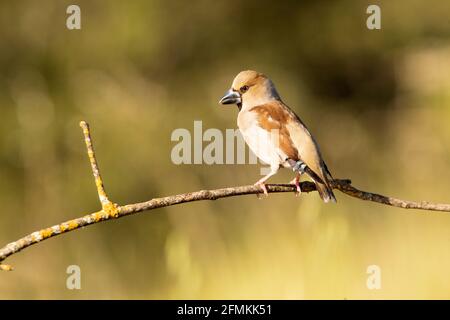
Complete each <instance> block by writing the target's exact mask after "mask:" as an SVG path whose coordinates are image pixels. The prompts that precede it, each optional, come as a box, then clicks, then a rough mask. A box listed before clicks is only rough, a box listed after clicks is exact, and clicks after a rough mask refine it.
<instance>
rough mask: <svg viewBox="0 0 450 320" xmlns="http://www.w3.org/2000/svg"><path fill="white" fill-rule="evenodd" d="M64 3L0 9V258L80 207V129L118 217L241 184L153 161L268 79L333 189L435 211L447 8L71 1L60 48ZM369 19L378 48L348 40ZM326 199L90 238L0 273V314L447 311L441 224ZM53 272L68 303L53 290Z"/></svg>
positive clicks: (445, 132)
mask: <svg viewBox="0 0 450 320" xmlns="http://www.w3.org/2000/svg"><path fill="white" fill-rule="evenodd" d="M70 4H73V2H72V1H70V2H69V1H60V0H58V1H57V0H54V1H50V0H49V1H31V0H30V1H23V0H20V1H2V2H1V3H0V116H1V126H0V204H1V215H0V244H1V245H4V244H7V243H9V242H10V241H13V240H16V239H18V238H19V237H21V236H23V235H25V234H28V233H30V232H32V231H35V230H37V229H40V228H43V227H47V226H50V225H53V224H56V223H60V222H62V221H64V220H67V219H70V218H74V217H78V216H81V215H82V214H85V213H90V212H93V211H96V210H98V209H99V203H98V200H97V194H96V190H95V186H94V183H93V179H92V176H91V171H90V167H89V162H88V160H87V156H86V153H85V147H84V142H83V138H82V133H81V130H80V128H79V127H78V123H79V121H80V120H86V121H88V122H89V123H90V124H91V127H92V131H93V132H92V133H93V139H94V143H95V147H96V152H97V157H98V160H99V164H100V168H101V170H102V173H103V178H104V180H105V184H106V189H107V191H108V192H109V194H110V197H111V198H112V199H113V200H114V201H115V202H118V203H119V204H126V203H133V202H139V201H144V200H148V199H151V198H152V197H158V196H164V195H170V194H176V193H182V192H188V191H194V190H198V189H204V188H218V187H224V186H233V185H243V184H250V183H253V182H255V181H256V180H257V179H259V177H260V176H259V165H212V166H208V165H179V166H177V165H175V164H173V163H172V161H171V159H170V152H171V150H172V148H173V146H174V145H175V144H176V143H175V142H172V141H171V139H170V136H171V133H172V131H173V130H174V129H176V128H187V129H189V130H190V131H191V132H192V129H193V122H194V120H202V121H203V128H204V130H206V129H207V128H219V129H221V130H225V129H227V128H235V127H236V115H237V110H236V108H234V107H231V108H226V107H220V106H219V105H218V103H217V102H218V99H219V98H220V97H221V95H222V94H223V93H224V92H225V90H226V89H228V88H229V86H230V84H231V81H232V79H233V77H234V76H235V75H236V74H237V73H238V72H239V71H241V70H243V69H255V70H258V71H261V72H264V73H266V74H268V75H269V76H270V77H271V78H272V79H273V80H274V82H275V84H276V85H277V87H278V89H279V91H280V94H281V96H282V97H283V99H284V101H285V102H286V103H287V104H288V105H290V106H291V107H292V108H293V109H294V110H295V111H296V112H297V113H298V114H299V115H300V117H301V118H302V119H303V120H304V121H305V122H306V123H307V124H308V126H309V128H310V129H311V131H312V132H313V134H314V135H315V136H316V138H317V140H318V142H319V144H320V145H321V149H322V151H323V154H324V156H325V159H326V161H327V162H328V166H329V167H330V169H331V171H332V172H333V174H334V176H335V177H340V178H351V179H352V180H353V183H354V185H355V186H357V187H360V188H362V189H365V190H368V191H374V192H379V193H383V194H388V195H392V196H397V197H400V198H405V199H416V200H428V201H439V202H450V194H449V190H450V169H449V163H450V147H449V145H450V126H449V122H450V72H449V71H450V2H449V1H445V0H432V1H421V0H397V1H333V2H331V1H301V2H300V1H284V2H281V1H280V2H271V3H270V4H269V3H264V2H261V1H256V0H255V1H254V0H248V1H214V2H212V1H206V0H199V1H162V0H152V1H144V0H142V1H129V2H127V1H98V0H95V1H86V0H79V1H77V2H76V4H78V5H79V6H80V7H81V18H82V29H81V30H78V31H77V30H75V31H70V30H67V28H66V25H65V23H66V18H67V16H68V15H67V14H66V8H67V6H68V5H70ZM370 4H378V5H379V6H380V7H381V14H382V29H381V30H375V31H370V30H368V29H367V28H366V19H367V17H368V15H367V14H366V8H367V6H368V5H370ZM206 144H207V143H205V145H206ZM290 179H291V176H290V172H287V170H285V172H280V173H279V174H278V175H277V176H276V177H275V178H273V179H272V180H271V181H273V182H286V181H289V180H290ZM336 193H337V198H338V203H337V204H336V205H333V204H331V205H330V204H328V205H326V204H323V203H322V202H321V201H320V199H319V197H318V196H317V194H308V195H302V196H301V198H295V197H294V196H293V195H291V194H279V195H270V196H269V198H268V199H263V200H258V199H257V198H256V197H255V196H246V197H236V198H229V199H222V200H219V201H215V202H198V203H191V204H185V205H181V206H175V207H169V208H164V209H159V210H155V211H151V212H147V213H142V214H139V215H136V216H132V217H128V218H124V219H120V220H115V221H112V222H106V223H101V224H97V225H94V226H90V227H88V228H84V229H83V230H80V231H76V232H72V233H68V234H65V235H63V236H59V237H56V238H53V239H51V240H48V241H45V242H42V243H40V244H38V245H35V246H33V247H30V248H28V249H26V250H24V251H23V252H21V253H19V254H16V255H14V256H12V257H11V258H9V259H8V260H7V261H6V262H7V263H10V264H12V265H14V266H15V268H16V270H15V271H14V272H9V273H7V272H1V273H0V298H4V299H15V298H26V299H44V298H50V299H74V298H83V299H91V298H99V299H107V298H111V299H116V298H125V299H127V298H134V299H177V298H183V299H196V298H214V299H220V298H225V299H226V298H243V299H247V298H270V299H316V298H325V299H382V298H387V299H394V298H406V299H416V298H425V299H429V298H437V299H448V298H450V271H449V270H450V215H449V214H447V213H433V212H420V211H414V210H413V211H406V210H402V209H395V208H390V207H387V206H382V205H378V204H373V203H368V202H364V201H360V200H356V199H353V198H350V197H347V196H345V195H343V194H341V193H339V192H336ZM69 265H79V266H80V268H81V276H82V280H81V285H82V289H81V290H68V289H67V288H66V279H67V277H68V275H67V274H66V268H67V267H68V266H69ZM369 265H378V266H379V267H380V268H381V272H382V274H381V275H382V279H381V280H382V287H381V289H380V290H368V288H367V287H366V280H367V277H368V275H367V274H366V270H367V267H368V266H369Z"/></svg>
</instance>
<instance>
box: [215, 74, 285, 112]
mask: <svg viewBox="0 0 450 320" xmlns="http://www.w3.org/2000/svg"><path fill="white" fill-rule="evenodd" d="M273 100H280V96H279V95H278V93H277V91H276V89H275V86H274V84H273V82H272V81H271V80H270V79H269V78H267V77H266V76H265V75H264V74H262V73H259V72H256V71H253V70H246V71H241V72H240V73H239V74H238V75H237V76H236V77H235V78H234V80H233V84H232V85H231V88H230V90H228V91H227V92H226V93H225V95H224V96H223V97H222V99H220V101H219V103H220V104H236V105H237V106H238V107H239V109H240V108H241V107H242V106H243V105H244V107H245V106H246V105H248V106H256V105H260V104H264V103H267V102H270V101H273Z"/></svg>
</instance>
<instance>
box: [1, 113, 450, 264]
mask: <svg viewBox="0 0 450 320" xmlns="http://www.w3.org/2000/svg"><path fill="white" fill-rule="evenodd" d="M80 126H81V127H82V129H83V133H84V137H85V142H86V148H87V152H88V156H89V160H90V163H91V169H92V173H93V176H94V179H95V184H96V186H97V193H98V196H99V199H100V203H101V205H102V210H100V211H97V212H94V213H91V214H87V215H85V216H83V217H81V218H76V219H73V220H69V221H66V222H63V223H61V224H57V225H54V226H52V227H49V228H45V229H41V230H38V231H35V232H33V233H31V234H29V235H27V236H25V237H23V238H21V239H19V240H17V241H14V242H11V243H9V244H7V245H6V246H5V247H3V248H1V249H0V262H2V261H4V260H5V259H6V258H7V257H9V256H11V255H13V254H15V253H18V252H19V251H21V250H23V249H25V248H27V247H29V246H31V245H33V244H36V243H38V242H40V241H42V240H46V239H49V238H52V237H55V236H57V235H60V234H63V233H66V232H69V231H73V230H77V229H80V228H82V227H85V226H89V225H92V224H95V223H99V222H102V221H107V220H111V219H114V218H122V217H125V216H128V215H132V214H136V213H139V212H142V211H148V210H153V209H157V208H162V207H168V206H173V205H176V204H181V203H186V202H193V201H202V200H217V199H220V198H227V197H235V196H243V195H250V194H257V195H258V194H262V193H263V191H262V190H261V188H260V187H258V186H254V185H247V186H237V187H229V188H222V189H215V190H200V191H195V192H189V193H183V194H178V195H172V196H167V197H162V198H154V199H152V200H149V201H145V202H140V203H134V204H127V205H123V206H119V205H117V204H115V203H113V202H111V201H110V200H109V198H108V196H107V194H106V192H105V190H104V186H103V181H102V178H101V175H100V170H99V168H98V165H97V160H96V158H95V153H94V148H93V145H92V140H91V136H90V130H89V125H88V124H87V123H86V122H84V121H82V122H81V123H80ZM331 186H332V187H333V189H337V190H339V191H341V192H342V193H345V194H347V195H349V196H351V197H354V198H357V199H360V200H366V201H372V202H377V203H380V204H385V205H389V206H393V207H397V208H404V209H419V210H429V211H443V212H450V204H444V203H431V202H426V201H421V202H416V201H408V200H401V199H396V198H392V197H388V196H383V195H380V194H376V193H371V192H367V191H362V190H359V189H357V188H355V187H353V186H352V185H351V181H350V180H343V179H336V180H334V181H332V182H331ZM301 189H302V192H312V191H316V187H315V185H314V183H312V182H308V181H305V182H302V183H301ZM267 191H268V192H269V193H280V192H295V191H296V188H295V186H294V185H290V184H269V185H267ZM12 269H13V268H12V267H11V266H10V265H6V264H0V270H5V271H10V270H12Z"/></svg>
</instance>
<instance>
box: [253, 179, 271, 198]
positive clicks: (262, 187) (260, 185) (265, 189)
mask: <svg viewBox="0 0 450 320" xmlns="http://www.w3.org/2000/svg"><path fill="white" fill-rule="evenodd" d="M255 186H258V187H260V188H261V189H262V191H263V192H264V196H265V197H268V196H269V192H267V187H266V185H265V184H264V183H255ZM256 196H257V197H258V199H261V194H260V193H258V194H257V195H256Z"/></svg>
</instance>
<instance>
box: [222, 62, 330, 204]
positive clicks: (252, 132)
mask: <svg viewBox="0 0 450 320" xmlns="http://www.w3.org/2000/svg"><path fill="white" fill-rule="evenodd" d="M219 103H220V104H236V105H237V106H238V108H239V114H238V118H237V124H238V127H239V130H240V131H241V133H242V136H243V137H244V140H245V142H246V143H247V144H248V146H249V147H250V149H251V150H252V151H253V153H254V154H255V155H256V156H257V157H258V158H259V159H260V160H262V161H263V162H265V163H267V164H269V165H270V173H269V174H268V175H266V176H265V177H263V178H262V179H261V180H259V181H258V182H256V183H255V185H258V186H260V187H261V188H262V190H263V191H264V194H265V195H267V188H266V186H265V184H264V183H265V182H266V181H267V179H269V178H270V177H271V176H273V175H274V174H276V173H277V171H278V169H279V168H280V167H284V168H289V169H291V170H293V171H294V172H295V174H296V176H295V178H294V180H292V181H291V183H292V184H295V186H296V190H297V192H298V193H300V192H301V188H300V182H299V181H300V176H301V175H302V174H303V173H306V174H307V175H308V176H309V177H310V178H311V179H312V180H313V181H314V183H315V184H316V187H317V191H318V192H319V194H320V197H321V198H322V199H323V201H325V202H329V201H333V202H336V198H335V196H334V194H333V190H332V188H331V186H330V180H333V178H332V176H331V173H330V171H329V170H328V168H327V166H326V164H325V162H324V161H323V159H322V155H321V154H320V150H319V146H318V145H317V143H316V141H315V140H314V138H313V137H312V135H311V133H310V132H309V131H308V129H307V128H306V126H305V125H304V124H303V122H302V121H301V120H300V118H299V117H298V116H297V115H296V114H295V113H294V111H292V110H291V109H290V108H289V107H288V106H287V105H285V104H284V103H283V101H281V98H280V95H279V94H278V92H277V90H276V89H275V86H274V84H273V82H272V81H271V80H270V79H269V78H267V77H266V76H265V75H264V74H262V73H259V72H256V71H251V70H248V71H242V72H240V73H239V74H238V75H237V76H236V78H234V80H233V84H232V85H231V89H230V90H228V91H227V92H226V94H225V96H224V97H223V98H222V99H220V101H219Z"/></svg>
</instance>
